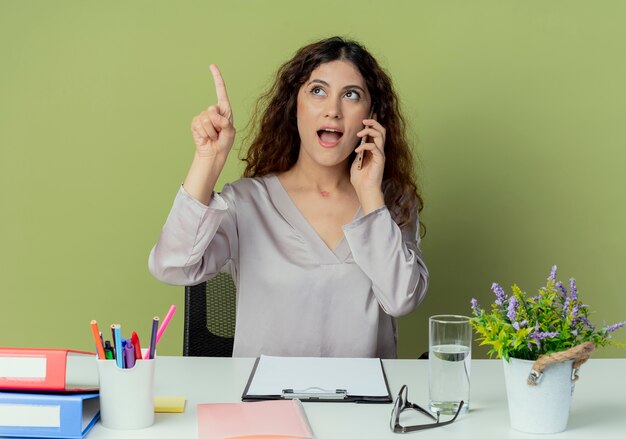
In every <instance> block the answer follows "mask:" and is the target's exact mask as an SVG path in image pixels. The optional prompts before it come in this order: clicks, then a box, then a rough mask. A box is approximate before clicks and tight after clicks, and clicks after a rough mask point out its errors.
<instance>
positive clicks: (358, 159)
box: [356, 108, 374, 169]
mask: <svg viewBox="0 0 626 439" xmlns="http://www.w3.org/2000/svg"><path fill="white" fill-rule="evenodd" d="M373 115H374V109H373V108H372V111H370V115H369V117H368V119H371V118H372V116H373ZM363 128H365V125H363ZM368 137H369V136H363V137H362V138H361V141H360V142H359V146H360V145H363V144H364V143H366V142H367V138H368ZM364 156H365V151H361V152H359V153H358V154H357V155H356V168H357V169H361V167H362V166H363V157H364Z"/></svg>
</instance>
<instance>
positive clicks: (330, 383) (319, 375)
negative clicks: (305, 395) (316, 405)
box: [247, 355, 389, 397]
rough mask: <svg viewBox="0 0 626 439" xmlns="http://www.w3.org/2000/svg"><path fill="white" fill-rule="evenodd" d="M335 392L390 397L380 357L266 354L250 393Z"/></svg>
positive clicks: (251, 384) (261, 360) (252, 394)
mask: <svg viewBox="0 0 626 439" xmlns="http://www.w3.org/2000/svg"><path fill="white" fill-rule="evenodd" d="M315 388H317V389H325V390H329V391H335V390H336V389H344V390H346V391H347V394H348V396H352V395H358V396H369V397H386V396H388V395H389V391H388V388H387V383H386V380H385V376H384V373H383V368H382V363H381V361H380V359H379V358H329V357H321V358H318V357H273V356H266V355H262V356H261V357H260V358H259V362H258V365H257V367H256V371H255V373H254V376H253V377H252V381H251V382H250V386H249V388H248V392H247V395H249V396H263V395H280V394H281V393H282V392H283V390H285V389H294V390H295V391H306V390H307V389H315Z"/></svg>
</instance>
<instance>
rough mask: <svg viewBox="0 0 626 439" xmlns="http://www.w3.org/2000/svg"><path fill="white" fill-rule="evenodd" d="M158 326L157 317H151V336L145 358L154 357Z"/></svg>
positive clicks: (151, 358) (150, 358)
mask: <svg viewBox="0 0 626 439" xmlns="http://www.w3.org/2000/svg"><path fill="white" fill-rule="evenodd" d="M158 327H159V317H158V316H154V318H153V319H152V338H151V339H150V347H149V348H148V355H147V356H146V360H153V359H154V353H155V350H156V339H157V328H158Z"/></svg>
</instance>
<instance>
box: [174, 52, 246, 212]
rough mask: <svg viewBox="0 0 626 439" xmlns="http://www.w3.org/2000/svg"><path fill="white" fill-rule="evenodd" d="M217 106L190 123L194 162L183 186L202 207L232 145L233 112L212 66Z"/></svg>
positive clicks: (219, 74)
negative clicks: (194, 148)
mask: <svg viewBox="0 0 626 439" xmlns="http://www.w3.org/2000/svg"><path fill="white" fill-rule="evenodd" d="M210 69H211V73H212V75H213V82H214V83H215V93H216V95H217V104H215V105H211V106H210V107H208V108H207V109H206V110H204V111H202V112H201V113H200V114H198V115H197V116H196V117H194V118H193V119H192V121H191V133H192V136H193V141H194V143H195V146H196V152H195V155H194V160H193V162H192V164H191V168H190V169H189V172H188V174H187V178H185V182H184V183H183V186H184V188H185V190H186V191H187V193H189V195H191V196H192V197H193V198H195V199H196V200H198V201H200V202H201V203H203V204H209V201H210V200H211V196H212V194H213V190H214V188H215V183H216V182H217V179H218V178H219V175H220V173H221V172H222V169H223V168H224V164H225V163H226V159H227V157H228V153H229V152H230V150H231V148H232V147H233V143H234V142H235V134H236V130H235V127H234V125H233V111H232V109H231V106H230V101H229V100H228V94H227V92H226V84H225V83H224V79H223V78H222V74H221V72H220V70H219V69H218V68H217V66H216V65H215V64H211V67H210Z"/></svg>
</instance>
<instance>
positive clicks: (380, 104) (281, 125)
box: [242, 37, 425, 236]
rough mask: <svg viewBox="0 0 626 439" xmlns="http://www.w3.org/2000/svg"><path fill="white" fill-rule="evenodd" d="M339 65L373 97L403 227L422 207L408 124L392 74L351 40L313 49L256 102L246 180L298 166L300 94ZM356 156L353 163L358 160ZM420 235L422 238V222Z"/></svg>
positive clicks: (390, 202)
mask: <svg viewBox="0 0 626 439" xmlns="http://www.w3.org/2000/svg"><path fill="white" fill-rule="evenodd" d="M336 60H344V61H349V62H351V63H352V64H353V65H354V66H356V68H357V69H358V70H359V72H360V73H361V75H362V76H363V79H364V80H365V83H366V85H367V88H368V91H369V93H370V95H371V97H372V108H373V110H374V112H375V113H376V117H377V120H378V122H380V124H381V125H382V126H384V127H385V129H386V140H385V170H384V174H383V190H384V194H385V204H386V205H387V207H388V208H389V211H390V213H391V215H392V218H393V219H394V221H395V222H396V223H397V224H398V225H399V226H400V227H402V226H404V225H405V224H407V223H408V221H409V220H410V218H411V217H412V216H413V215H414V211H415V208H417V210H418V212H419V211H421V210H422V208H423V200H422V197H421V196H420V193H419V190H418V187H417V183H416V178H415V171H414V160H413V155H412V151H411V147H410V146H409V142H408V140H407V135H406V122H405V119H404V117H403V116H402V113H401V110H400V104H399V102H398V98H397V96H396V93H395V91H394V89H393V85H392V83H391V79H390V77H389V75H388V74H387V73H386V72H385V71H384V70H383V69H382V68H381V67H380V66H379V65H378V62H377V61H376V59H374V57H373V56H372V55H371V54H370V53H369V52H368V51H367V50H366V49H365V48H364V47H363V46H362V45H360V44H359V43H357V42H355V41H352V40H347V39H344V38H341V37H332V38H327V39H324V40H321V41H317V42H315V43H312V44H309V45H307V46H305V47H303V48H301V49H300V50H298V51H297V52H296V54H295V56H294V57H293V58H292V59H291V60H289V61H287V62H286V63H285V64H283V65H282V66H281V67H280V68H279V69H278V71H277V72H276V79H275V81H274V84H273V85H272V86H271V87H270V89H269V90H268V91H267V92H265V93H264V94H263V95H261V97H260V98H259V99H258V101H257V103H256V108H255V111H254V113H253V118H252V119H251V121H250V126H251V128H252V129H251V130H250V131H249V134H248V136H247V138H246V140H250V139H252V140H251V142H250V143H249V145H250V146H249V147H248V149H247V152H246V155H245V157H243V158H242V160H243V161H244V162H246V167H245V170H244V172H243V176H244V177H261V176H264V175H267V174H271V173H280V172H285V171H287V170H289V169H291V167H292V166H293V165H294V164H295V163H296V161H297V159H298V154H299V149H300V135H299V134H298V126H297V120H296V113H297V111H296V110H297V96H298V92H299V90H300V87H302V85H303V84H304V83H305V81H306V80H307V79H308V78H309V77H310V75H311V72H312V71H313V70H314V69H316V68H317V67H318V66H319V65H321V64H324V63H327V62H331V61H336ZM261 128H262V129H261ZM268 133H271V135H268ZM246 143H247V142H246ZM285 148H288V149H287V150H286V149H285ZM285 151H286V152H285ZM352 154H353V155H352V156H351V157H350V162H352V160H353V159H354V152H353V153H352ZM412 214H413V215H412ZM420 232H421V233H420V234H421V236H424V234H425V228H424V225H423V223H421V222H420Z"/></svg>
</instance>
